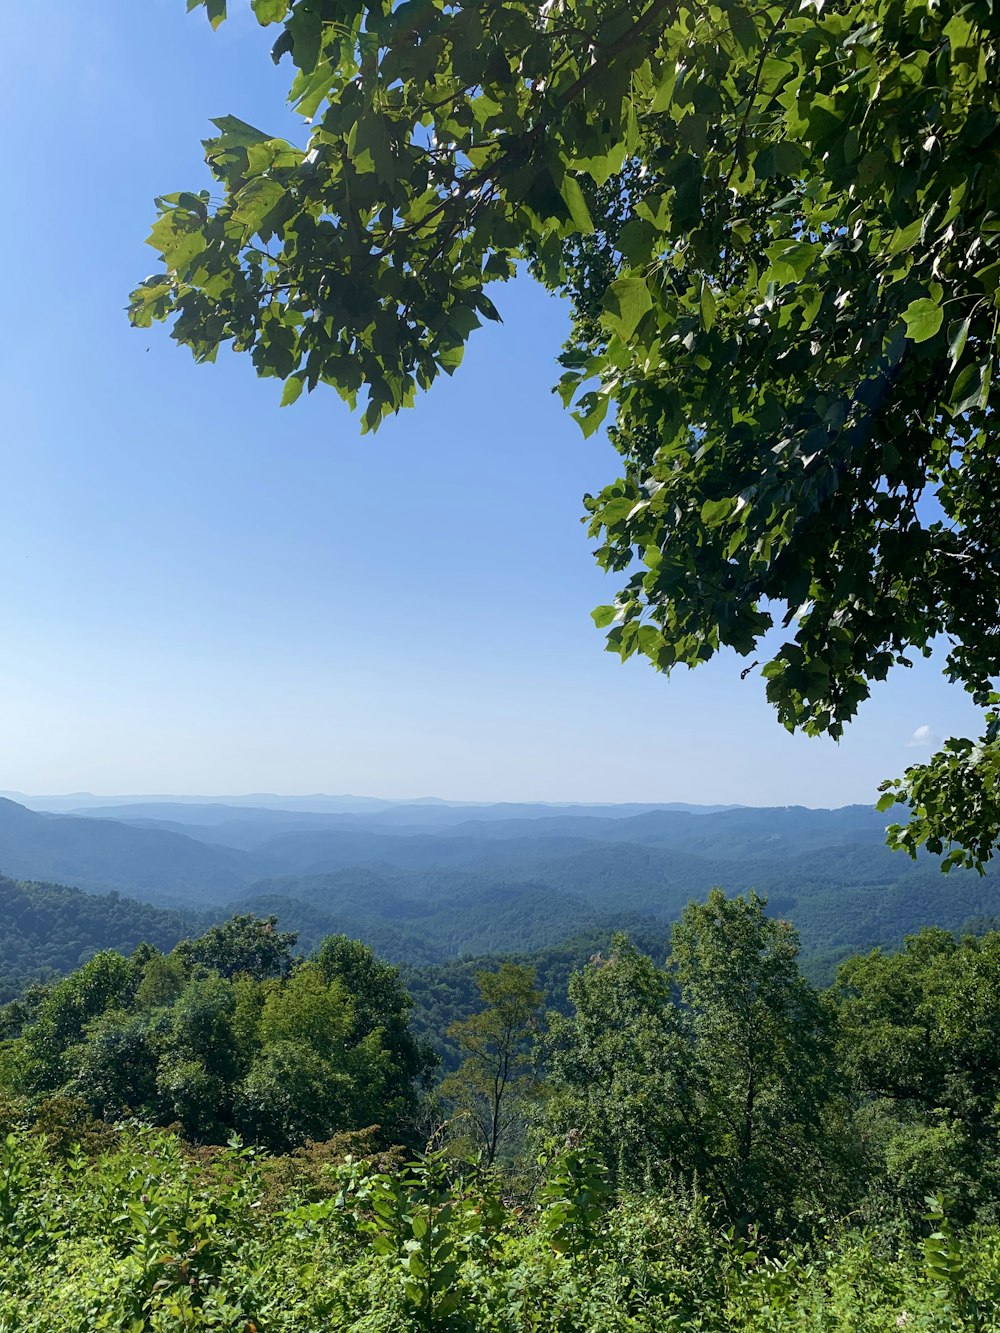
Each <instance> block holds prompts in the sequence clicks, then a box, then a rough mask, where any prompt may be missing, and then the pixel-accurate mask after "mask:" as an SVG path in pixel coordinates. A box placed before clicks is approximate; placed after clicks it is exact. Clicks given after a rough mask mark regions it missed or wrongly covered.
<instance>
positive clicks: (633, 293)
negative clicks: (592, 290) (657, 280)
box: [604, 277, 653, 339]
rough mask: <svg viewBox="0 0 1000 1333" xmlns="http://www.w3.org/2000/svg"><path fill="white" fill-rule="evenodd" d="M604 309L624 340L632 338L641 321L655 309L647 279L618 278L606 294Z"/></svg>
mask: <svg viewBox="0 0 1000 1333" xmlns="http://www.w3.org/2000/svg"><path fill="white" fill-rule="evenodd" d="M604 308H605V310H606V311H607V312H608V315H609V317H610V321H611V323H612V324H613V325H614V327H615V329H616V331H617V332H618V333H619V334H620V336H621V337H622V338H625V339H628V338H631V336H632V334H633V333H634V332H635V330H636V327H637V326H638V324H639V321H640V320H641V319H642V317H643V315H645V314H646V312H647V311H648V310H652V308H653V298H652V296H650V294H649V288H648V287H647V286H646V280H645V278H639V277H624V278H618V279H617V280H616V281H615V282H613V283H612V284H611V286H610V287H609V288H608V290H607V291H606V292H605V294H604Z"/></svg>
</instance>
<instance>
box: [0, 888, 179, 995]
mask: <svg viewBox="0 0 1000 1333" xmlns="http://www.w3.org/2000/svg"><path fill="white" fill-rule="evenodd" d="M202 925H203V918H202V917H201V916H200V915H199V914H197V913H193V912H189V913H183V912H171V911H165V910H163V909H162V908H158V907H151V906H150V905H149V904H148V903H140V902H136V901H135V900H134V899H132V898H125V897H122V896H121V895H119V894H117V893H109V894H96V893H95V894H91V893H83V892H82V891H81V890H80V889H69V888H66V887H65V886H63V885H60V884H40V883H17V882H16V881H15V880H12V879H7V878H6V877H5V876H2V875H0V1003H2V1002H4V1001H6V1000H9V999H12V998H13V997H14V996H15V995H16V994H17V993H18V992H19V991H20V990H22V989H23V988H24V987H25V986H27V985H28V984H29V983H30V982H32V981H40V980H45V979H47V978H49V977H52V976H62V975H64V974H65V973H67V972H72V971H73V969H74V968H76V967H79V966H80V965H81V964H83V963H85V962H86V961H87V959H88V958H89V957H91V955H92V954H95V953H97V952H99V951H100V950H102V949H117V950H119V951H120V952H122V953H131V951H132V950H133V949H134V948H136V946H137V945H139V944H142V943H148V944H150V945H152V946H154V947H155V948H157V949H162V950H169V949H172V948H173V946H174V945H175V944H176V943H177V941H178V940H180V939H182V938H183V937H184V936H185V935H190V934H194V933H197V931H198V930H199V929H201V928H202Z"/></svg>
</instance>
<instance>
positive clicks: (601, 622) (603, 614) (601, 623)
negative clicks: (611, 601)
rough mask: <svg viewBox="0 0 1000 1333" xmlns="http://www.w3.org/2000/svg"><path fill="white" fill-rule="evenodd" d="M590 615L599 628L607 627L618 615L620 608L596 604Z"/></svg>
mask: <svg viewBox="0 0 1000 1333" xmlns="http://www.w3.org/2000/svg"><path fill="white" fill-rule="evenodd" d="M590 615H591V619H592V620H593V622H594V624H595V625H596V626H597V628H598V629H607V627H608V625H610V624H611V623H612V622H613V621H614V619H615V617H616V616H617V615H618V608H617V606H595V607H594V609H593V611H591V613H590Z"/></svg>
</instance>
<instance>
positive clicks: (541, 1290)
mask: <svg viewBox="0 0 1000 1333" xmlns="http://www.w3.org/2000/svg"><path fill="white" fill-rule="evenodd" d="M331 1147H332V1149H333V1151H334V1154H336V1152H337V1151H338V1149H337V1145H331ZM339 1151H340V1152H342V1151H343V1145H340V1148H339ZM379 1165H380V1164H379V1163H372V1164H365V1163H362V1162H361V1161H359V1160H357V1159H354V1158H352V1157H350V1156H344V1157H342V1158H341V1160H340V1161H332V1162H329V1163H322V1162H321V1161H320V1160H319V1155H318V1154H317V1153H315V1152H313V1153H312V1154H302V1155H298V1156H293V1157H285V1158H270V1157H267V1156H266V1155H259V1154H256V1153H254V1152H253V1151H252V1150H249V1149H245V1148H236V1147H233V1148H227V1149H218V1150H214V1151H211V1152H206V1151H204V1150H203V1151H201V1152H198V1151H195V1150H192V1149H191V1148H189V1147H186V1146H185V1145H184V1144H183V1143H181V1141H180V1140H179V1139H177V1138H176V1137H174V1136H173V1135H171V1134H168V1133H165V1132H163V1131H151V1130H146V1129H141V1128H138V1127H133V1126H129V1127H125V1128H122V1129H120V1130H118V1131H116V1132H115V1134H114V1136H113V1141H112V1142H109V1143H107V1144H105V1145H101V1146H99V1147H98V1146H92V1148H91V1154H90V1155H89V1156H88V1155H87V1154H86V1153H85V1152H84V1151H82V1150H81V1149H79V1148H73V1149H70V1150H68V1151H66V1152H64V1153H61V1154H60V1153H58V1152H56V1151H54V1145H53V1143H52V1142H51V1141H46V1140H45V1139H44V1138H43V1137H40V1136H39V1135H37V1134H32V1133H30V1132H26V1131H24V1130H15V1131H13V1132H11V1133H9V1134H8V1136H7V1138H6V1142H5V1144H4V1146H3V1148H2V1150H0V1250H2V1255H3V1269H2V1273H3V1276H2V1277H0V1330H3V1333H14V1331H15V1330H16V1331H17V1333H50V1331H51V1330H53V1329H57V1328H58V1329H60V1330H65V1333H85V1331H86V1333H91V1330H96V1329H122V1330H129V1333H133V1331H134V1333H139V1330H142V1331H143V1333H154V1331H156V1333H160V1331H163V1333H165V1331H166V1330H171V1331H173V1330H182V1329H183V1330H186V1329H218V1330H223V1329H224V1330H232V1333H265V1331H271V1333H278V1330H288V1331H289V1333H291V1331H292V1330H295V1333H311V1331H312V1330H317V1331H318V1330H320V1329H323V1330H331V1329H334V1330H335V1329H356V1330H372V1333H374V1331H375V1330H387V1331H388V1330H397V1329H398V1330H404V1329H441V1330H444V1329H453V1330H461V1329H481V1330H511V1333H513V1330H534V1329H553V1330H555V1329H559V1330H566V1331H567V1333H569V1331H570V1330H574V1331H575V1330H579V1329H593V1330H612V1329H613V1330H640V1329H643V1330H645V1329H649V1330H653V1329H656V1330H669V1329H678V1330H680V1329H684V1330H694V1329H698V1330H702V1331H703V1333H709V1331H710V1330H719V1333H722V1330H746V1331H747V1333H750V1331H751V1330H753V1333H758V1331H760V1333H763V1331H764V1330H767V1331H768V1333H773V1331H776V1330H784V1329H789V1330H791V1329H795V1330H823V1331H824V1333H869V1331H870V1333H875V1331H876V1330H878V1331H879V1333H882V1331H883V1330H885V1331H886V1333H888V1331H889V1330H892V1333H896V1330H898V1329H901V1328H905V1329H921V1330H931V1329H933V1330H942V1331H943V1330H959V1329H961V1330H980V1329H981V1330H985V1329H991V1328H995V1327H996V1322H995V1317H994V1311H995V1309H996V1308H997V1305H998V1303H1000V1231H998V1230H997V1229H996V1228H973V1229H970V1230H967V1231H965V1232H963V1233H961V1234H959V1233H956V1232H955V1231H954V1230H953V1229H952V1228H951V1226H950V1225H949V1224H948V1222H947V1221H946V1220H944V1219H942V1218H940V1217H937V1216H934V1217H932V1219H931V1223H930V1225H931V1226H933V1227H934V1231H933V1232H932V1234H930V1235H929V1236H925V1237H924V1238H923V1239H917V1238H914V1237H912V1236H907V1235H904V1234H894V1235H888V1234H874V1233H871V1232H868V1233H865V1232H863V1231H858V1230H839V1231H832V1230H831V1231H823V1230H822V1229H819V1230H818V1231H817V1233H816V1236H815V1238H814V1239H813V1240H811V1241H810V1242H809V1243H798V1244H786V1245H779V1246H775V1247H771V1248H768V1249H764V1248H762V1247H760V1246H759V1245H758V1244H757V1243H755V1241H754V1239H753V1237H752V1235H750V1236H740V1235H736V1234H734V1232H733V1231H732V1229H727V1228H724V1227H723V1226H721V1225H720V1224H719V1221H718V1219H717V1218H716V1217H714V1216H713V1214H712V1212H711V1210H710V1208H709V1207H708V1206H707V1205H706V1203H705V1202H704V1200H702V1199H700V1198H699V1197H698V1196H697V1195H696V1194H694V1193H691V1192H681V1191H673V1192H662V1191H661V1192H653V1193H648V1194H644V1195H642V1196H639V1195H636V1194H632V1193H625V1192H622V1193H618V1194H615V1195H612V1194H611V1193H610V1192H609V1187H608V1184H607V1181H606V1179H605V1177H604V1175H603V1173H602V1172H601V1170H600V1168H599V1166H598V1164H597V1162H596V1159H595V1158H594V1157H593V1156H592V1155H590V1154H589V1153H588V1152H587V1151H586V1150H583V1149H579V1148H572V1147H571V1148H567V1149H565V1150H563V1151H562V1152H560V1153H558V1154H556V1155H554V1156H552V1157H551V1158H550V1159H549V1160H548V1161H546V1162H545V1164H544V1170H540V1171H539V1172H538V1176H537V1179H536V1180H535V1181H534V1182H532V1184H533V1188H532V1189H531V1190H530V1193H528V1194H526V1195H525V1196H524V1197H523V1198H521V1199H519V1200H518V1201H517V1202H513V1201H512V1200H511V1199H510V1197H509V1195H508V1193H507V1191H506V1189H505V1187H504V1184H503V1182H502V1180H501V1178H500V1177H499V1176H498V1175H496V1174H495V1173H491V1172H483V1171H478V1170H475V1169H473V1168H469V1169H468V1170H467V1171H466V1172H464V1173H463V1171H462V1169H461V1167H460V1166H459V1165H458V1164H456V1163H454V1162H449V1161H447V1160H446V1159H445V1158H444V1157H443V1156H442V1155H440V1154H435V1155H431V1156H429V1157H425V1158H423V1159H422V1160H421V1161H420V1162H419V1163H415V1164H410V1165H406V1166H403V1167H396V1168H395V1169H392V1170H384V1169H381V1170H380V1169H379ZM382 1165H384V1164H382Z"/></svg>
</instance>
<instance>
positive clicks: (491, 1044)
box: [441, 962, 543, 1167]
mask: <svg viewBox="0 0 1000 1333" xmlns="http://www.w3.org/2000/svg"><path fill="white" fill-rule="evenodd" d="M535 980H536V978H535V972H534V969H533V968H530V967H525V966H523V965H522V964H520V963H511V962H504V963H501V965H500V967H499V968H498V969H497V971H496V972H480V973H478V975H477V977H476V985H477V988H478V990H479V997H480V1000H481V1002H482V1005H483V1006H484V1007H482V1008H480V1009H478V1010H477V1012H475V1013H473V1014H470V1015H469V1017H468V1018H465V1019H461V1020H459V1021H458V1022H455V1023H453V1024H452V1025H451V1026H450V1028H449V1029H448V1036H449V1037H450V1038H451V1040H452V1041H454V1042H456V1043H457V1045H458V1047H459V1050H460V1051H461V1052H462V1054H463V1056H464V1059H463V1060H462V1063H461V1064H460V1065H459V1067H458V1069H456V1070H455V1071H454V1072H453V1073H451V1074H449V1075H448V1077H447V1078H446V1079H445V1080H444V1082H443V1083H442V1085H441V1092H442V1094H443V1096H445V1097H446V1098H449V1099H451V1101H452V1102H453V1103H454V1105H455V1108H456V1111H457V1114H458V1115H459V1117H461V1119H462V1121H463V1122H464V1123H465V1124H466V1125H467V1126H469V1127H470V1128H471V1137H472V1140H473V1143H474V1145H475V1148H476V1150H477V1151H478V1153H479V1154H480V1156H481V1158H482V1160H483V1162H484V1163H485V1164H486V1166H488V1167H489V1166H492V1165H493V1163H494V1162H495V1161H496V1159H497V1154H498V1153H500V1152H501V1150H503V1149H504V1148H506V1147H508V1145H509V1141H510V1139H511V1137H512V1135H513V1133H514V1132H515V1130H516V1129H517V1127H518V1125H519V1124H520V1123H522V1122H523V1119H524V1116H525V1113H526V1111H527V1110H528V1107H529V1105H530V1103H531V1101H532V1099H534V1098H536V1097H537V1095H538V1078H537V1070H536V1060H535V1049H536V1046H537V1037H538V1028H539V1021H538V1020H539V1011H540V1009H541V1004H542V999H543V996H542V992H541V991H540V990H538V989H537V988H536V986H535Z"/></svg>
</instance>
